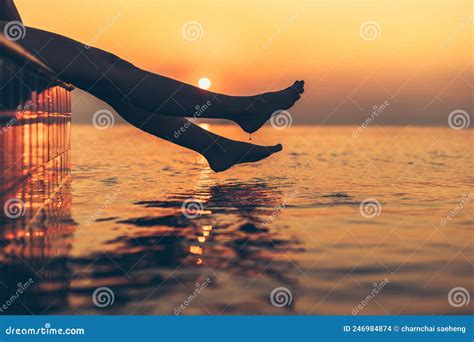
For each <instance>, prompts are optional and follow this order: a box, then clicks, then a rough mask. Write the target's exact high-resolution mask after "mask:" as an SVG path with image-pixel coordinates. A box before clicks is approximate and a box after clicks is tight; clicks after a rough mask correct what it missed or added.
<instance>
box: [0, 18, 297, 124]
mask: <svg viewBox="0 0 474 342" xmlns="http://www.w3.org/2000/svg"><path fill="white" fill-rule="evenodd" d="M4 25H5V23H0V29H2V30H3V26H4ZM18 43H19V44H20V45H22V46H23V47H24V48H25V49H27V50H28V51H30V52H31V53H33V54H37V57H38V58H40V59H42V60H43V62H45V63H46V64H47V65H48V66H49V67H50V68H51V69H53V71H55V72H56V73H57V74H58V78H60V79H62V80H64V81H67V82H70V83H72V84H73V85H75V86H77V87H78V88H81V89H83V90H85V91H87V92H89V93H91V94H93V95H95V96H96V97H98V98H100V99H102V100H104V101H106V102H109V101H111V98H110V96H111V94H112V96H113V97H114V98H118V97H120V98H121V99H122V100H123V101H129V102H131V103H133V104H134V105H135V106H137V107H140V108H143V109H145V110H147V111H149V112H156V113H158V114H162V115H166V116H175V117H187V116H192V115H193V114H194V111H195V107H196V106H202V105H203V104H205V103H208V101H209V102H210V103H211V105H210V106H208V107H209V108H208V109H207V110H206V111H205V112H203V113H202V117H205V118H221V119H229V120H233V121H235V122H236V123H238V124H239V125H240V126H241V127H242V128H243V129H244V130H245V131H246V132H249V133H252V132H254V131H256V130H257V129H259V128H260V127H261V126H262V125H263V124H264V123H265V122H266V121H267V120H268V118H269V117H270V116H271V114H272V113H273V112H274V111H276V110H281V109H288V108H289V107H291V106H293V104H294V103H295V102H296V101H297V100H298V99H299V98H300V94H301V93H302V92H303V91H304V82H303V81H297V82H295V83H294V84H293V85H292V86H290V87H288V88H286V89H284V90H281V91H277V92H271V93H265V94H260V95H255V96H228V95H223V94H217V93H213V92H209V91H205V90H202V89H199V88H197V87H194V86H192V85H189V84H185V83H182V82H180V81H176V80H173V79H171V78H168V77H164V76H160V75H157V74H154V73H151V72H148V71H145V70H142V69H140V68H137V67H136V66H134V65H132V64H131V63H129V62H127V61H125V60H123V59H121V58H119V57H117V56H115V55H113V54H111V53H108V52H105V51H103V50H100V49H96V48H92V47H90V48H89V47H87V46H85V45H83V44H81V43H79V42H77V41H74V40H72V39H69V38H67V37H64V36H61V35H58V34H55V33H50V32H47V31H43V30H38V29H34V28H29V27H28V28H27V30H26V35H25V38H23V39H21V40H19V41H18Z"/></svg>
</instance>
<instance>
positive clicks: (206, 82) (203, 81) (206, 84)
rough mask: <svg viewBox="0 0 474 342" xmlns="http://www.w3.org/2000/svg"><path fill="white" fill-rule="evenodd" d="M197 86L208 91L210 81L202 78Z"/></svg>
mask: <svg viewBox="0 0 474 342" xmlns="http://www.w3.org/2000/svg"><path fill="white" fill-rule="evenodd" d="M198 86H199V88H201V89H209V88H210V87H211V80H210V79H208V78H207V77H203V78H201V79H200V80H199V82H198Z"/></svg>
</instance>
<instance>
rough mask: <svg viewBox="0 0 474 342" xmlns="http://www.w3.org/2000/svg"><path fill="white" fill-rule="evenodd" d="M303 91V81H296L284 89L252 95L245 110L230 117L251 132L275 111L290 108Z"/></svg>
mask: <svg viewBox="0 0 474 342" xmlns="http://www.w3.org/2000/svg"><path fill="white" fill-rule="evenodd" d="M303 92H304V81H296V82H295V83H294V84H293V85H291V86H290V87H288V88H286V89H283V90H280V91H276V92H272V93H265V94H261V95H257V96H254V97H252V101H251V103H250V105H249V106H248V107H247V108H246V110H245V112H244V113H239V114H236V115H233V116H232V118H231V119H232V120H233V121H235V122H236V123H237V124H238V125H239V126H240V127H242V129H243V130H244V131H245V132H247V133H253V132H255V131H257V130H258V129H259V128H260V127H262V126H263V125H264V124H265V122H267V120H268V119H270V117H271V115H272V114H273V113H274V112H275V111H278V110H285V109H288V108H291V107H292V106H293V105H294V104H295V102H296V101H298V100H299V98H300V97H301V94H302V93H303Z"/></svg>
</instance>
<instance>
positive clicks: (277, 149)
mask: <svg viewBox="0 0 474 342" xmlns="http://www.w3.org/2000/svg"><path fill="white" fill-rule="evenodd" d="M267 148H268V149H269V150H270V152H271V153H276V152H280V151H281V150H283V146H282V145H281V144H277V145H273V146H267Z"/></svg>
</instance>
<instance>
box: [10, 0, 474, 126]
mask: <svg viewBox="0 0 474 342" xmlns="http://www.w3.org/2000/svg"><path fill="white" fill-rule="evenodd" d="M16 4H17V6H18V8H19V10H20V12H21V14H22V16H23V19H24V21H25V24H26V25H28V26H33V27H38V28H42V29H46V30H50V31H54V32H57V33H60V34H63V35H66V36H70V37H71V38H74V39H77V40H80V41H82V42H85V43H89V42H92V43H93V44H91V45H94V46H97V47H99V48H103V49H106V50H109V51H111V52H113V53H116V54H118V55H119V56H121V57H123V58H125V59H128V60H130V61H131V62H133V63H134V64H137V65H139V66H140V67H143V68H146V69H149V70H151V71H154V72H157V73H160V74H164V75H167V76H171V77H174V78H177V79H179V80H183V81H186V82H189V83H193V84H197V81H198V79H199V78H200V77H203V76H206V77H209V78H210V79H211V81H212V87H211V90H213V91H217V92H224V93H230V94H239V95H240V94H252V93H257V92H261V91H265V90H272V89H278V88H281V87H284V86H286V85H288V84H289V83H291V82H292V81H293V80H294V79H305V80H306V81H307V86H306V89H307V91H306V95H305V96H304V98H303V99H302V100H301V101H300V103H299V104H297V106H296V107H295V108H294V109H293V110H292V114H293V118H294V120H295V122H300V123H305V122H311V123H328V124H341V123H350V124H360V123H362V122H363V121H364V120H365V119H366V118H367V117H368V116H370V114H371V112H372V107H373V106H374V105H380V104H382V103H384V101H388V102H389V103H390V106H388V108H387V109H386V110H385V111H384V113H383V114H382V115H380V117H378V118H377V120H378V123H389V124H397V123H413V124H429V125H431V124H440V125H445V124H446V120H447V116H448V114H449V113H450V112H451V111H452V110H454V109H464V110H466V111H468V112H469V113H470V114H471V116H472V112H473V111H472V109H473V102H472V93H473V86H474V80H473V65H472V60H473V56H472V51H473V39H472V38H473V26H474V25H473V23H474V16H473V15H474V13H473V8H472V1H456V0H446V1H408V0H399V1H364V2H359V1H348V0H347V1H342V0H339V1H337V0H336V1H294V0H280V1H278V0H276V1H275V0H272V1H269V0H268V1H242V0H241V1H235V0H227V1H224V0H220V1H217V0H207V1H206V0H201V1H197V0H196V1H171V0H170V1H159V0H147V1H145V0H139V1H137V0H136V1H131V0H82V1H73V0H16ZM190 21H193V22H197V23H198V24H197V26H196V27H197V28H198V31H199V32H198V33H199V34H198V36H197V39H196V40H191V39H192V38H193V37H191V36H189V35H188V36H186V35H183V25H185V24H186V23H188V22H190ZM367 22H372V23H369V24H365V25H364V23H367ZM373 22H375V23H373ZM365 26H368V27H369V31H367V32H366V33H361V27H362V28H363V27H365ZM370 26H372V27H374V28H375V31H372V33H375V35H373V36H372V35H370ZM201 27H202V31H200V30H201ZM186 38H187V39H186ZM372 38H375V39H372ZM76 98H77V99H78V100H77V101H79V102H81V107H79V108H82V109H84V108H86V107H85V106H88V107H87V111H91V110H93V108H95V107H96V106H97V105H98V104H97V102H96V101H92V100H90V98H86V97H85V98H83V97H81V96H79V97H76ZM99 106H100V105H99ZM76 108H77V107H76ZM82 111H83V110H82ZM85 114H87V113H85ZM87 117H88V116H87Z"/></svg>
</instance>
